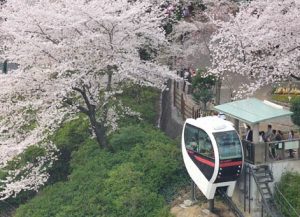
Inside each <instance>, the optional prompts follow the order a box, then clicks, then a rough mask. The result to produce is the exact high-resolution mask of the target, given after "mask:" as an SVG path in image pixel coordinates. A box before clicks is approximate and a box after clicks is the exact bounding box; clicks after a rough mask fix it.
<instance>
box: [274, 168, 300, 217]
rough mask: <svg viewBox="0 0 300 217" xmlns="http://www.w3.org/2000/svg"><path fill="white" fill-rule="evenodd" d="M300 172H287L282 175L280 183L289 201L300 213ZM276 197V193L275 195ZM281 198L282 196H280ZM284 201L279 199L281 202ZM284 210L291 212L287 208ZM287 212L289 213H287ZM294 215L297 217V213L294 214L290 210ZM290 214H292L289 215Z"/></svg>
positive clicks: (280, 187)
mask: <svg viewBox="0 0 300 217" xmlns="http://www.w3.org/2000/svg"><path fill="white" fill-rule="evenodd" d="M299 183H300V174H299V173H296V172H287V173H285V174H283V175H282V177H281V180H280V182H279V184H278V188H279V190H280V191H281V193H282V194H283V195H284V197H285V198H286V199H287V200H288V202H289V203H290V204H291V205H292V206H293V207H294V208H295V210H296V211H297V212H298V213H300V188H299ZM275 198H277V197H276V195H275ZM279 198H280V200H281V197H279ZM280 202H282V201H279V203H280ZM283 212H289V211H287V210H283ZM285 214H287V213H285ZM288 214H291V215H292V216H295V217H297V215H293V212H289V213H288ZM289 216H290V215H289Z"/></svg>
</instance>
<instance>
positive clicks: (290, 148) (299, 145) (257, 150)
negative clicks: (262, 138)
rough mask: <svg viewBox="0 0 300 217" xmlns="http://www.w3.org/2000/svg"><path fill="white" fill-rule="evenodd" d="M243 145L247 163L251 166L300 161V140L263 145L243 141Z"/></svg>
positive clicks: (263, 143)
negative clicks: (292, 160) (283, 161)
mask: <svg viewBox="0 0 300 217" xmlns="http://www.w3.org/2000/svg"><path fill="white" fill-rule="evenodd" d="M242 145H243V149H244V157H245V161H246V162H248V163H251V164H262V163H267V162H273V161H280V160H287V159H300V138H297V139H293V140H282V141H273V142H261V143H252V142H249V141H247V140H242Z"/></svg>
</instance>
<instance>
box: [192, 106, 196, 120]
mask: <svg viewBox="0 0 300 217" xmlns="http://www.w3.org/2000/svg"><path fill="white" fill-rule="evenodd" d="M192 117H193V118H194V119H196V117H195V110H194V106H193V107H192Z"/></svg>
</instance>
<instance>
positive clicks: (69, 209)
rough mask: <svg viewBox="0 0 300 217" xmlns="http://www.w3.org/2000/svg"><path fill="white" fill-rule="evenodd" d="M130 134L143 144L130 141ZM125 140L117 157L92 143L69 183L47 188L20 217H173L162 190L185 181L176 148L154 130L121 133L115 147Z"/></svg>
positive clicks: (81, 152)
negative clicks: (128, 136)
mask: <svg viewBox="0 0 300 217" xmlns="http://www.w3.org/2000/svg"><path fill="white" fill-rule="evenodd" d="M133 129H135V132H134V133H132V131H131V130H133ZM137 129H139V130H137ZM128 132H131V134H134V135H135V136H136V138H138V139H137V140H135V139H134V137H133V136H132V137H130V138H129V139H128V138H127V137H126V136H125V135H126V134H127V133H128ZM127 135H128V134H127ZM122 138H123V139H124V143H123V144H124V145H123V146H122V148H119V149H117V150H116V152H114V153H111V152H107V151H104V150H101V149H100V148H99V146H98V145H97V142H96V141H95V140H92V139H87V140H86V141H85V143H84V144H82V145H81V146H80V147H79V149H78V151H75V152H74V153H73V154H72V160H71V163H70V167H71V170H70V171H72V172H71V174H70V175H69V176H68V181H66V182H59V183H56V184H53V185H50V186H47V187H46V188H45V189H44V190H43V191H42V192H40V193H39V194H38V195H37V196H36V197H35V198H34V199H32V200H31V201H30V202H28V203H27V204H25V205H22V206H20V208H19V209H17V212H16V217H21V216H22V217H27V216H28V217H29V216H30V217H38V216H45V217H48V216H49V217H50V216H61V217H62V216H75V217H76V216H85V217H88V216H108V217H109V216H111V217H119V216H125V217H127V216H128V217H131V216H137V217H139V216H140V217H142V216H147V217H148V216H149V217H151V216H153V217H158V216H160V217H163V216H165V217H171V215H170V214H169V212H168V211H167V210H168V208H167V207H166V202H165V199H166V197H165V196H166V195H164V194H162V190H161V189H165V188H166V187H167V186H170V185H171V186H172V185H174V183H175V182H180V179H184V178H185V177H184V176H182V175H181V176H180V175H179V174H185V172H184V169H183V167H182V165H183V162H182V159H181V154H180V151H179V150H178V148H177V147H176V144H175V143H174V142H172V141H171V140H170V139H169V138H167V137H166V136H164V134H163V133H161V132H159V131H158V130H154V129H152V128H151V127H149V126H131V127H130V128H129V130H128V129H126V128H124V129H121V130H120V132H119V133H117V134H115V135H113V136H112V138H111V142H112V144H114V146H115V147H118V146H119V144H122ZM180 183H183V182H182V181H181V182H180Z"/></svg>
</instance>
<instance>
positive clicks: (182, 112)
mask: <svg viewBox="0 0 300 217" xmlns="http://www.w3.org/2000/svg"><path fill="white" fill-rule="evenodd" d="M184 110H185V102H184V98H183V93H182V94H181V114H182V116H183V119H185V111H184Z"/></svg>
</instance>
